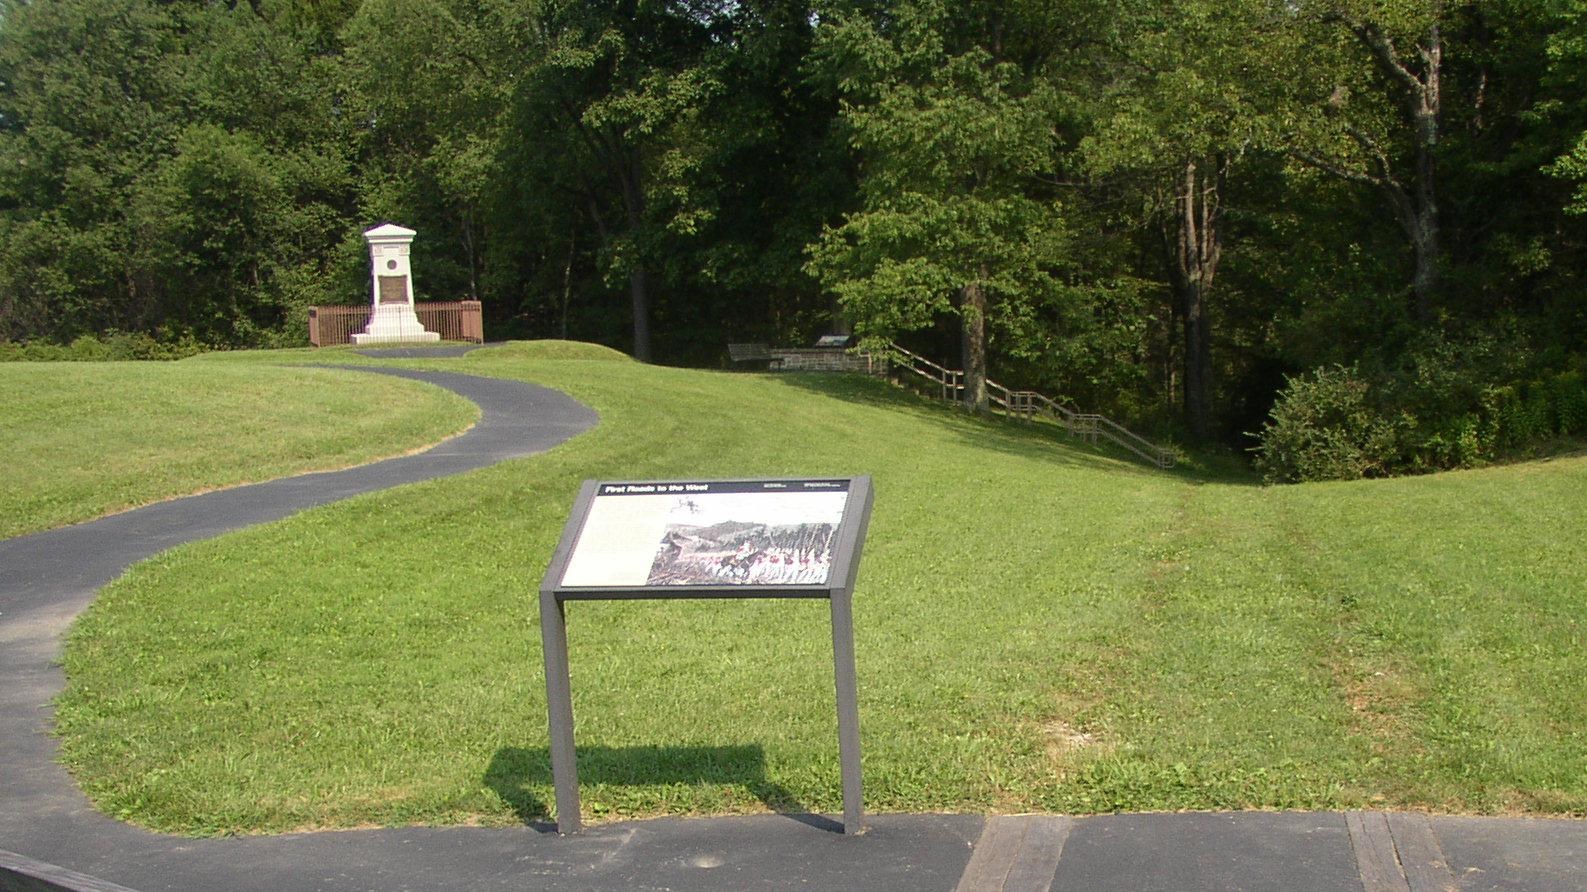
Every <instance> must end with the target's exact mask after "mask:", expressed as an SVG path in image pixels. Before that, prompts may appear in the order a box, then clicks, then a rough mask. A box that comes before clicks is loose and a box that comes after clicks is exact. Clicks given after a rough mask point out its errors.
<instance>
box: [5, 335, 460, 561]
mask: <svg viewBox="0 0 1587 892" xmlns="http://www.w3.org/2000/svg"><path fill="white" fill-rule="evenodd" d="M0 388H3V389H4V391H5V393H6V400H5V403H4V405H3V406H0V454H4V455H5V456H7V460H8V462H9V467H8V468H7V478H8V479H7V483H6V485H5V486H4V487H3V488H0V538H5V537H9V536H17V535H21V534H23V533H29V532H35V531H38V530H43V529H49V528H51V527H57V526H62V525H64V524H68V523H73V522H76V521H80V520H87V519H89V518H92V517H97V516H99V515H101V514H107V513H111V512H115V511H120V510H123V509H126V508H131V507H135V506H137V505H142V504H147V503H149V502H153V501H158V500H160V499H164V498H170V497H172V496H179V495H186V494H189V493H193V492H198V491H202V490H206V489H214V488H217V487H223V486H231V485H234V484H238V483H245V482H249V481H258V480H268V479H271V478H275V477H281V476H284V475H287V474H293V473H301V472H304V471H311V470H323V469H328V468H336V467H345V466H347V465H353V464H358V463H361V462H365V461H368V460H370V459H373V458H377V457H382V456H388V455H396V454H401V453H403V452H407V451H410V450H413V449H417V448H421V447H424V446H428V445H430V444H432V443H435V442H437V441H439V440H442V439H444V438H446V437H447V436H450V435H452V434H455V433H457V432H459V431H461V430H463V429H465V428H467V427H468V426H469V425H471V424H473V423H474V419H475V418H477V417H478V414H479V413H478V410H477V409H476V408H475V407H474V406H473V405H472V404H471V403H469V402H467V401H466V400H463V399H461V398H459V397H457V396H455V395H453V394H450V393H448V392H446V391H443V390H441V389H439V388H435V387H429V386H426V385H423V384H417V383H414V382H410V381H402V380H397V379H392V378H385V377H379V376H375V375H367V374H349V373H347V372H338V371H326V370H317V369H282V368H272V367H269V366H265V365H262V364H258V363H251V364H248V365H236V364H230V365H226V364H216V363H198V362H176V363H170V362H160V363H156V362H106V363H76V362H54V363H47V362H38V363H35V362H14V363H0Z"/></svg>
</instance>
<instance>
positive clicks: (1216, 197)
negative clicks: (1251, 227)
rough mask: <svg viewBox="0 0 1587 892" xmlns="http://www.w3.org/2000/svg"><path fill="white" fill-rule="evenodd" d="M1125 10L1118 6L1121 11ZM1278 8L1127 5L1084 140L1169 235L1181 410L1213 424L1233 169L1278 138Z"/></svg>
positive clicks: (1165, 247) (1094, 161) (1165, 246)
mask: <svg viewBox="0 0 1587 892" xmlns="http://www.w3.org/2000/svg"><path fill="white" fill-rule="evenodd" d="M1121 14H1122V11H1121ZM1272 21H1273V18H1272V14H1271V11H1270V10H1267V9H1265V8H1263V7H1262V6H1260V5H1258V4H1241V5H1238V6H1236V7H1233V8H1230V7H1227V6H1226V5H1223V4H1184V3H1161V4H1157V3H1153V4H1148V5H1146V6H1143V7H1140V8H1135V9H1131V10H1129V17H1128V18H1126V19H1125V20H1124V22H1123V23H1122V25H1121V30H1122V33H1121V34H1120V35H1119V37H1118V39H1117V43H1116V45H1115V52H1116V53H1117V55H1118V66H1117V71H1118V73H1117V74H1116V75H1115V76H1114V77H1113V79H1112V80H1111V81H1110V83H1108V84H1107V85H1106V87H1105V88H1104V90H1103V91H1102V98H1101V100H1100V102H1099V103H1098V107H1097V109H1096V111H1095V114H1096V117H1097V120H1096V123H1095V128H1094V130H1093V132H1092V133H1091V134H1090V135H1089V136H1087V137H1086V138H1085V139H1084V140H1083V141H1082V143H1081V152H1082V155H1083V156H1084V158H1085V160H1086V165H1087V168H1088V170H1089V172H1090V173H1091V175H1092V176H1096V177H1103V178H1111V179H1114V180H1116V181H1121V183H1122V185H1123V188H1125V189H1126V190H1129V191H1130V192H1131V193H1133V194H1134V195H1135V196H1137V198H1136V200H1135V202H1133V203H1131V204H1130V205H1129V206H1130V207H1131V208H1138V209H1139V210H1138V213H1139V214H1141V215H1142V216H1143V217H1144V220H1143V221H1142V222H1145V223H1146V224H1147V225H1149V226H1154V227H1157V228H1158V229H1159V230H1160V232H1161V238H1160V245H1161V248H1162V254H1163V256H1164V267H1165V268H1166V270H1167V273H1168V281H1169V284H1170V287H1171V290H1172V292H1173V294H1174V296H1175V313H1174V315H1175V316H1176V317H1177V318H1178V320H1179V322H1180V325H1181V326H1182V332H1183V351H1182V354H1181V357H1182V369H1183V377H1182V381H1183V394H1184V397H1183V411H1184V418H1185V422H1186V425H1187V426H1188V427H1189V429H1190V431H1191V433H1192V434H1193V435H1194V436H1195V437H1197V438H1198V439H1206V438H1207V437H1208V436H1209V434H1210V432H1211V427H1212V342H1213V335H1212V330H1213V321H1212V303H1213V301H1212V296H1213V293H1214V284H1215V282H1216V278H1217V274H1218V270H1219V266H1220V264H1221V263H1222V261H1223V256H1224V247H1225V243H1226V240H1227V238H1226V232H1227V227H1226V225H1225V221H1224V209H1225V205H1226V192H1227V188H1228V182H1229V176H1230V173H1231V170H1232V168H1233V166H1234V165H1235V164H1236V163H1237V162H1238V161H1239V160H1240V159H1242V158H1243V157H1244V156H1246V155H1247V154H1248V153H1251V152H1255V151H1258V150H1260V149H1262V148H1263V147H1265V146H1267V145H1270V144H1271V142H1272V140H1271V136H1270V134H1271V130H1272V126H1273V125H1272V117H1271V116H1272V113H1273V112H1272V108H1273V102H1272V98H1273V93H1274V91H1273V89H1272V85H1271V84H1270V83H1269V82H1268V75H1267V72H1266V71H1265V70H1264V66H1263V65H1262V64H1261V54H1262V53H1263V52H1264V51H1267V50H1270V49H1271V46H1270V43H1269V42H1267V41H1265V40H1264V32H1265V31H1269V30H1271V23H1272Z"/></svg>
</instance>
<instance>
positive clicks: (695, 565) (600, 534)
mask: <svg viewBox="0 0 1587 892" xmlns="http://www.w3.org/2000/svg"><path fill="white" fill-rule="evenodd" d="M872 498H873V496H872V490H871V478H870V477H868V476H859V477H847V478H836V479H805V480H663V481H647V482H619V483H609V482H603V481H598V480H586V481H584V484H583V486H582V487H580V489H579V495H578V499H577V500H576V501H575V502H574V504H573V512H572V515H571V516H570V517H569V518H568V523H567V526H565V527H564V528H563V530H562V539H561V541H560V542H558V543H557V549H556V552H555V553H553V554H552V556H551V563H550V565H549V566H547V567H546V574H545V577H544V578H543V579H542V580H541V584H540V641H541V647H542V648H543V652H544V654H545V679H546V714H547V717H548V719H549V720H550V733H551V778H552V782H553V784H554V786H555V788H556V804H557V809H556V811H557V830H558V831H560V832H562V833H574V832H577V831H578V829H579V827H580V826H581V819H580V816H579V769H578V758H577V754H576V753H575V751H574V745H573V683H572V676H571V674H570V673H569V670H568V635H567V616H566V610H567V602H570V601H603V600H630V599H674V598H825V599H827V601H828V602H829V603H830V604H831V607H832V669H833V681H834V683H835V685H836V694H837V708H838V763H839V768H840V770H841V772H842V776H843V832H844V833H858V832H859V831H860V829H861V822H862V820H863V817H864V809H863V796H862V792H863V791H862V789H861V788H862V784H861V777H860V707H859V688H858V684H857V682H856V681H855V672H854V610H853V596H854V583H855V579H856V578H857V574H858V572H859V561H860V552H861V550H862V548H863V545H864V542H865V529H866V526H867V525H868V524H869V523H870V517H871V501H872Z"/></svg>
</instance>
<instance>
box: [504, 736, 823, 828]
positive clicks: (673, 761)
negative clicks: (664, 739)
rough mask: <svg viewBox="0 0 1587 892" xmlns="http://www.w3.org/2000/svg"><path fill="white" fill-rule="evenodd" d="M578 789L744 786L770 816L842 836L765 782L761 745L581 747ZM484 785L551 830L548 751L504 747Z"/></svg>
mask: <svg viewBox="0 0 1587 892" xmlns="http://www.w3.org/2000/svg"><path fill="white" fill-rule="evenodd" d="M578 759H579V785H580V786H581V787H586V788H587V787H588V786H590V785H593V784H608V785H613V786H636V787H638V786H656V785H665V784H721V785H732V786H738V787H743V788H745V789H747V790H748V791H749V792H750V794H751V795H753V796H754V797H755V798H757V799H759V800H760V801H761V802H762V803H764V804H765V806H766V807H767V808H768V809H770V810H771V811H773V812H776V813H778V814H780V815H784V816H786V817H788V818H791V819H792V820H795V821H799V822H800V823H803V824H809V825H810V826H812V827H816V828H819V829H822V830H830V831H833V832H837V833H841V832H842V830H843V825H842V824H841V823H840V822H838V821H835V820H832V819H830V818H827V817H824V816H822V815H817V814H812V813H811V812H810V809H809V808H807V807H805V806H804V805H803V804H801V803H800V802H799V801H798V800H797V799H796V798H795V797H794V795H793V794H792V793H790V792H789V791H788V790H787V788H785V787H783V786H782V785H781V784H778V783H776V782H774V781H772V780H769V779H768V778H767V777H766V751H765V750H764V749H762V748H761V746H760V744H754V743H751V744H743V745H738V746H580V747H578ZM485 785H486V786H488V787H490V788H491V789H492V790H495V791H496V794H497V795H498V796H500V797H501V798H502V801H504V802H506V803H507V804H508V805H509V806H510V807H511V808H512V810H513V812H514V813H516V814H517V815H518V819H519V820H521V821H523V822H524V823H525V824H527V825H529V826H532V827H535V828H536V829H540V830H545V831H549V832H555V831H556V825H555V824H553V823H550V818H551V812H550V808H549V806H548V805H547V804H546V802H545V801H544V800H542V799H541V798H540V796H539V795H537V793H536V791H537V790H547V791H549V789H550V787H551V751H550V750H549V749H547V748H545V747H533V748H528V747H503V748H502V749H499V750H497V751H496V754H495V756H493V757H492V758H491V760H490V767H488V768H486V769H485Z"/></svg>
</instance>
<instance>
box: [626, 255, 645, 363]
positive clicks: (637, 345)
mask: <svg viewBox="0 0 1587 892" xmlns="http://www.w3.org/2000/svg"><path fill="white" fill-rule="evenodd" d="M648 278H649V277H648V276H647V275H646V273H645V266H644V264H642V263H639V262H637V261H636V262H635V263H634V265H633V266H631V267H629V269H628V296H629V299H630V301H631V302H632V305H633V310H634V358H635V359H637V360H639V361H640V362H649V361H650V289H649V282H648V281H647V280H648Z"/></svg>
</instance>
